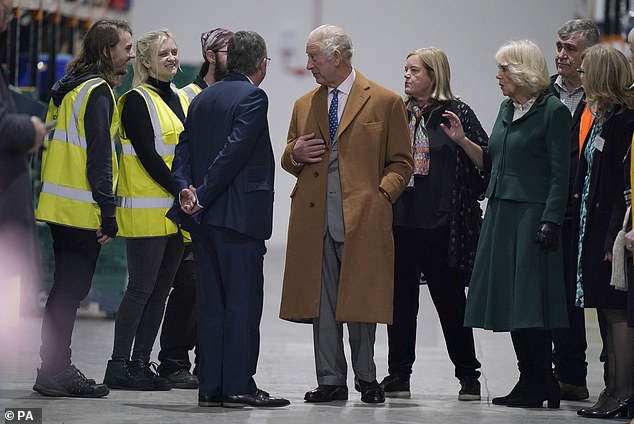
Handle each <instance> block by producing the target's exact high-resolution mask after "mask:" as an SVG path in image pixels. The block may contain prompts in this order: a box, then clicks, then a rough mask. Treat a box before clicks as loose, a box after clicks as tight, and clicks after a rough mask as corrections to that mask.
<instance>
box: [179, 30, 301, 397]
mask: <svg viewBox="0 0 634 424" xmlns="http://www.w3.org/2000/svg"><path fill="white" fill-rule="evenodd" d="M268 61H269V59H268V58H267V57H266V44H265V42H264V40H263V39H262V37H261V36H260V35H259V34H257V33H255V32H250V31H240V32H237V33H236V34H235V36H234V37H233V38H232V39H231V41H230V42H229V45H228V47H227V70H228V73H227V76H226V77H225V78H224V80H222V81H220V82H217V83H215V84H214V85H212V86H210V87H208V88H207V89H205V90H203V91H202V93H200V94H199V95H198V96H196V98H195V99H194V100H193V102H192V103H191V105H190V108H189V114H188V117H187V120H186V122H185V130H184V131H183V132H182V133H181V136H180V140H179V144H178V146H177V147H176V153H175V157H174V162H173V165H172V176H173V178H174V182H175V184H176V188H177V190H178V192H179V193H180V196H179V198H180V199H179V201H180V208H181V210H182V212H184V213H185V214H188V215H191V216H193V217H194V220H195V221H197V222H198V223H199V224H200V225H199V226H198V227H197V229H196V230H194V231H193V232H192V240H193V242H194V256H195V258H196V271H197V276H198V278H197V283H196V284H197V287H196V290H197V294H196V308H197V309H196V313H197V318H198V341H199V347H200V363H199V365H198V376H199V379H200V387H199V394H198V405H199V406H224V407H242V406H245V405H249V406H264V407H273V406H286V405H288V404H289V403H290V402H289V401H288V400H286V399H281V398H273V397H270V396H269V394H268V393H266V392H265V391H263V390H260V389H258V387H257V385H256V384H255V380H254V379H253V375H254V374H255V372H256V368H257V360H258V353H259V346H260V330H259V326H260V318H261V316H262V304H263V298H264V275H263V261H264V253H265V252H266V247H265V244H264V241H265V240H267V239H268V238H269V237H270V236H271V230H272V226H273V177H274V172H275V159H274V157H273V149H272V146H271V138H270V136H269V126H268V120H267V110H268V98H267V96H266V93H265V92H264V91H263V90H261V89H260V88H258V85H259V84H260V83H261V82H262V81H263V80H264V77H265V76H266V69H267V65H268ZM174 212H175V211H174V209H172V211H170V213H169V214H168V216H170V217H172V216H174Z"/></svg>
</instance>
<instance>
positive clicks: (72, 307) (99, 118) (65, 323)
mask: <svg viewBox="0 0 634 424" xmlns="http://www.w3.org/2000/svg"><path fill="white" fill-rule="evenodd" d="M132 58H134V51H133V49H132V31H131V29H130V26H129V25H128V23H127V22H125V21H121V20H115V19H101V20H99V21H97V22H95V23H94V24H93V25H92V27H90V29H89V30H88V32H87V33H86V35H85V37H84V39H83V41H82V45H81V50H80V52H79V54H78V55H77V57H75V59H73V61H71V62H70V63H69V64H68V67H67V69H66V70H67V73H66V75H64V76H63V77H62V78H61V79H60V80H59V81H57V82H56V83H55V84H54V85H53V88H52V90H51V93H52V98H51V101H50V103H49V109H48V113H47V117H46V120H47V122H50V123H51V125H53V129H52V132H51V135H50V136H49V137H48V140H47V141H46V143H45V146H46V151H45V152H44V155H43V157H42V192H41V193H40V200H39V204H38V207H37V210H36V218H37V219H38V220H40V221H44V222H46V223H47V224H48V225H49V227H50V230H51V235H52V238H53V252H54V256H55V272H54V275H53V287H52V289H51V292H50V294H49V296H48V300H47V302H46V307H45V310H44V317H43V319H42V347H41V348H40V357H41V359H42V365H41V367H40V368H39V370H38V374H37V379H36V381H35V385H34V386H33V390H35V391H36V392H39V393H41V394H43V395H46V396H68V397H102V396H106V395H107V394H108V392H109V391H108V387H107V386H106V385H104V384H96V383H95V381H94V380H92V379H88V378H86V376H85V375H84V374H83V373H82V372H81V371H79V370H78V369H77V368H75V366H74V365H73V364H72V362H71V349H70V344H71V338H72V333H73V326H74V324H75V317H76V315H77V308H78V307H79V302H80V301H81V300H82V299H83V298H84V297H86V295H87V294H88V291H89V290H90V286H91V283H92V277H93V274H94V272H95V266H96V264H97V258H98V257H99V251H100V249H101V246H102V245H103V244H105V243H108V242H109V241H110V240H112V239H113V238H114V237H115V236H116V234H117V231H118V227H117V220H116V218H115V209H116V203H115V196H114V193H113V188H114V183H116V180H117V161H116V156H115V154H116V153H115V149H114V140H115V138H116V136H117V129H118V128H119V123H118V119H119V118H118V116H119V115H118V112H117V110H116V102H115V98H114V93H113V91H112V88H113V87H115V86H116V85H118V84H119V82H120V81H121V79H122V77H124V76H125V74H126V72H127V64H128V61H129V60H130V59H132Z"/></svg>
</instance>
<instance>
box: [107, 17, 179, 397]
mask: <svg viewBox="0 0 634 424" xmlns="http://www.w3.org/2000/svg"><path fill="white" fill-rule="evenodd" d="M133 66H134V81H133V85H134V88H133V89H132V90H130V91H128V92H127V93H125V94H124V95H123V96H121V98H120V99H119V110H120V111H121V128H120V134H121V146H122V152H121V175H120V177H119V183H118V186H117V199H118V203H119V204H118V207H117V222H118V223H119V235H121V236H122V237H125V238H126V253H127V259H128V275H129V279H128V287H127V289H126V292H125V295H124V296H123V299H122V301H121V305H120V306H119V310H118V313H117V318H116V321H115V334H114V348H113V352H112V359H111V360H110V361H108V367H107V369H106V375H105V378H104V383H105V384H107V385H108V387H110V388H111V389H127V390H169V389H170V388H171V387H172V385H171V383H170V382H169V380H167V379H165V378H162V377H159V376H158V375H157V374H156V370H155V369H152V367H151V366H150V365H151V364H150V354H151V352H152V346H153V344H154V341H155V339H156V335H157V333H158V331H159V327H160V325H161V320H162V319H163V313H164V310H165V300H166V299H167V296H168V294H169V290H170V287H171V284H172V281H173V280H174V276H175V274H176V271H177V269H178V266H179V264H180V261H181V257H182V254H183V238H182V236H181V234H180V232H179V228H178V227H177V226H176V224H174V223H173V222H172V221H171V220H169V219H168V218H166V217H165V214H166V212H167V210H168V209H169V208H170V207H171V206H172V204H173V203H174V197H175V193H174V187H173V185H172V179H171V175H170V169H171V166H172V160H173V158H174V148H175V147H176V144H177V143H178V136H179V134H180V133H181V132H182V131H183V128H184V127H183V122H184V120H185V114H186V112H187V108H188V100H187V97H186V96H185V94H184V93H183V92H181V91H179V90H177V89H176V88H175V87H173V86H172V84H171V80H172V78H173V77H174V75H176V72H177V71H178V68H179V58H178V47H177V45H176V40H175V39H174V36H173V35H172V34H171V33H170V32H169V31H167V30H166V29H159V30H156V31H151V32H148V33H146V34H144V35H143V36H141V37H140V38H139V40H138V41H137V43H136V59H135V61H134V65H133ZM133 346H134V348H133Z"/></svg>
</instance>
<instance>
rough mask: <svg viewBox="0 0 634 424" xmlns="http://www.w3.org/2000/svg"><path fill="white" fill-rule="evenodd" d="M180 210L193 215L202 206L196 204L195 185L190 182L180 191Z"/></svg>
mask: <svg viewBox="0 0 634 424" xmlns="http://www.w3.org/2000/svg"><path fill="white" fill-rule="evenodd" d="M179 195H180V204H181V210H182V211H183V212H185V213H186V214H188V215H193V214H195V213H196V212H198V211H199V210H201V209H202V208H201V207H200V206H199V205H198V196H197V195H196V187H194V186H193V185H191V184H190V186H189V187H188V188H184V189H182V190H181V192H180V194H179Z"/></svg>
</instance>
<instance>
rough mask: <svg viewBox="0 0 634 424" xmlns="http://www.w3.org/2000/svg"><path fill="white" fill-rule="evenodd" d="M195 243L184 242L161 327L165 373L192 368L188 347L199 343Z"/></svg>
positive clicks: (163, 372) (161, 364)
mask: <svg viewBox="0 0 634 424" xmlns="http://www.w3.org/2000/svg"><path fill="white" fill-rule="evenodd" d="M193 250H194V246H193V245H192V243H186V244H185V252H184V253H183V260H182V261H181V263H180V265H179V267H178V271H177V272H176V276H175V277H174V283H173V285H172V291H171V292H170V294H169V297H168V299H167V307H166V308H165V317H164V318H163V326H162V327H161V351H160V352H159V355H158V360H159V362H160V365H159V367H158V372H159V374H161V375H162V376H163V377H166V376H168V375H170V374H171V373H173V372H175V371H179V370H187V371H189V370H190V368H191V366H192V364H191V362H190V360H189V351H190V350H192V349H193V348H194V347H195V346H196V266H195V264H194V252H193Z"/></svg>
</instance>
